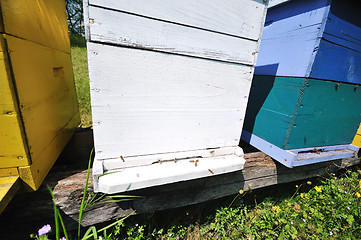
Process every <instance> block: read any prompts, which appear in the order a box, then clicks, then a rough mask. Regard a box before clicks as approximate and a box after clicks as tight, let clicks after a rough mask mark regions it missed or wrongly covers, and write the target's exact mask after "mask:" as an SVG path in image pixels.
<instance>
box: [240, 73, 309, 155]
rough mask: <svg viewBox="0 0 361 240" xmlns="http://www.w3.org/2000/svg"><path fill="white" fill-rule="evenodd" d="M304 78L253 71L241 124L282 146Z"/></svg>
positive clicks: (295, 108) (259, 135)
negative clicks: (255, 72) (266, 74)
mask: <svg viewBox="0 0 361 240" xmlns="http://www.w3.org/2000/svg"><path fill="white" fill-rule="evenodd" d="M304 82H305V79H304V78H288V77H274V76H260V75H255V76H254V78H253V81H252V87H251V91H250V95H249V100H248V105H247V110H246V119H245V122H244V127H243V128H244V129H245V130H247V131H248V132H250V133H253V134H255V135H257V136H258V137H260V138H262V139H264V140H266V141H268V142H270V143H272V144H274V145H276V146H278V147H280V148H282V146H283V145H284V144H285V139H286V136H287V134H288V132H289V130H290V126H291V125H292V121H293V116H294V113H295V111H296V110H297V104H298V101H299V96H300V94H301V92H302V89H303V85H304V84H305V83H304Z"/></svg>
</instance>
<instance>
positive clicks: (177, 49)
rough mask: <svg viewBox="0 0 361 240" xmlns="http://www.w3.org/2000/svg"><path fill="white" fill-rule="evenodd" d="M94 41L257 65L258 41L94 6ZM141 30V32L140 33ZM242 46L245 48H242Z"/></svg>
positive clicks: (92, 38)
mask: <svg viewBox="0 0 361 240" xmlns="http://www.w3.org/2000/svg"><path fill="white" fill-rule="evenodd" d="M88 11H89V18H90V19H92V21H91V22H90V24H89V26H90V30H89V31H90V40H91V41H98V42H104V43H112V44H117V45H122V46H128V47H135V48H145V49H151V50H156V51H163V52H169V53H177V54H182V55H189V56H195V57H202V58H209V59H215V60H221V61H229V62H236V63H243V64H248V65H254V64H255V59H256V52H258V46H259V44H258V41H255V40H249V39H244V38H239V37H234V36H229V35H224V34H219V33H215V32H210V31H205V30H200V29H196V28H191V27H187V26H184V25H179V24H173V23H169V22H163V21H159V20H155V19H150V18H145V17H140V16H136V15H131V14H127V13H124V12H119V11H113V10H108V9H103V8H99V7H93V6H90V7H89V9H88ZM140 33H141V34H140ZM240 46H241V47H240Z"/></svg>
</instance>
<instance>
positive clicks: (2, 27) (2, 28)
mask: <svg viewBox="0 0 361 240" xmlns="http://www.w3.org/2000/svg"><path fill="white" fill-rule="evenodd" d="M0 5H1V4H0ZM2 19H3V17H2V13H1V11H0V33H3V32H4V25H3V20H2Z"/></svg>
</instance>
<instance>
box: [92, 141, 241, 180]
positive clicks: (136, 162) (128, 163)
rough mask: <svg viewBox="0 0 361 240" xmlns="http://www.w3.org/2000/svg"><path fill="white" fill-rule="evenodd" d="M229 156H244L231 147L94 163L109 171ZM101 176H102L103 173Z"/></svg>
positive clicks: (237, 148)
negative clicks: (99, 163)
mask: <svg viewBox="0 0 361 240" xmlns="http://www.w3.org/2000/svg"><path fill="white" fill-rule="evenodd" d="M230 154H235V155H236V156H238V157H243V155H244V153H243V150H242V148H240V147H238V146H233V147H223V148H207V149H202V150H193V151H182V152H171V153H160V154H151V155H142V156H133V157H123V156H121V157H119V158H112V159H105V160H101V161H98V160H97V161H95V162H102V167H101V170H102V171H111V170H115V169H120V168H128V167H134V166H144V165H150V164H153V163H159V162H160V163H163V162H169V161H171V162H177V161H179V160H181V159H186V158H199V157H200V156H202V157H203V158H211V157H219V156H224V155H230ZM93 171H94V170H93ZM101 174H103V172H102V173H101ZM101 174H98V175H101Z"/></svg>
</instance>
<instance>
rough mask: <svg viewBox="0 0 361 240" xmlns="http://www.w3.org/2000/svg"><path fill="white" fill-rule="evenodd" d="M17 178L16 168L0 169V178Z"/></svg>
mask: <svg viewBox="0 0 361 240" xmlns="http://www.w3.org/2000/svg"><path fill="white" fill-rule="evenodd" d="M9 176H19V171H18V169H17V168H0V177H9Z"/></svg>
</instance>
